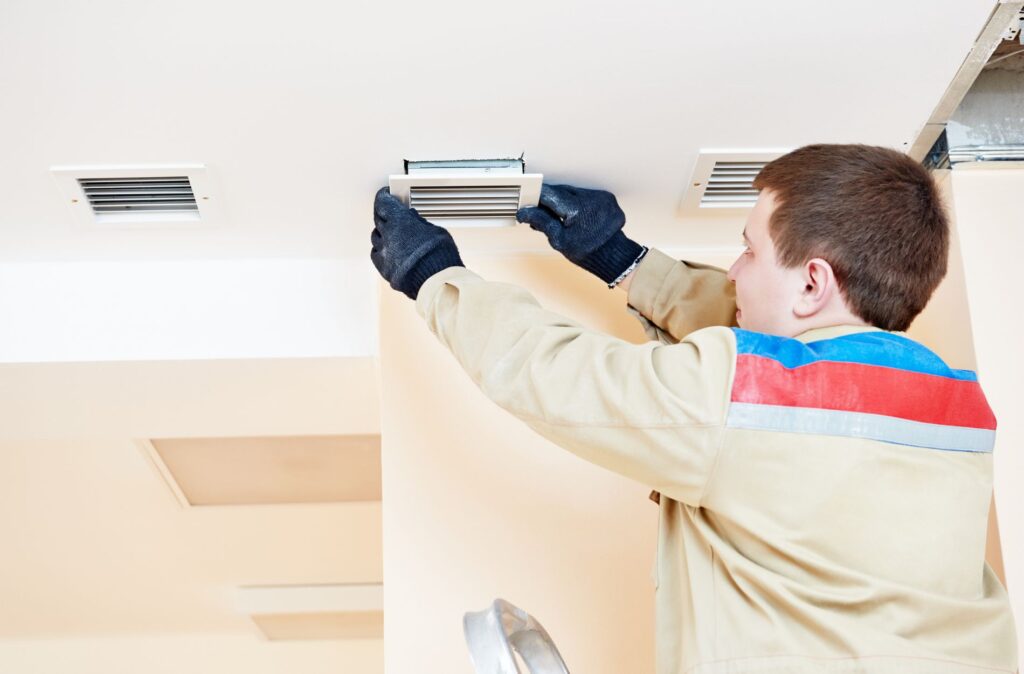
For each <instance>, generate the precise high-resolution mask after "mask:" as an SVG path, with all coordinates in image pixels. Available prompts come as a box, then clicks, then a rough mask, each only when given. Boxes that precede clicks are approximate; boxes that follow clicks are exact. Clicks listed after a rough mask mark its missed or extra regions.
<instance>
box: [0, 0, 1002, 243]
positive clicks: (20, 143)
mask: <svg viewBox="0 0 1024 674" xmlns="http://www.w3.org/2000/svg"><path fill="white" fill-rule="evenodd" d="M993 6H994V3H993V2H992V1H991V0H907V1H905V2H891V1H888V0H867V1H865V2H856V3H843V4H841V5H837V4H835V3H823V2H820V1H819V0H783V1H781V2H775V3H772V4H771V6H770V7H768V6H766V5H765V4H764V3H763V2H754V1H743V2H719V1H718V0H703V1H701V2H685V3H684V2H661V1H646V2H640V3H623V2H597V3H595V2H592V1H591V0H568V1H566V2H560V3H550V2H546V1H543V0H524V1H523V2H518V3H516V7H515V11H514V12H507V11H500V10H499V8H498V7H497V6H491V5H487V4H481V3H479V2H473V1H471V0H442V1H441V2H433V3H423V2H416V1H414V0H398V2H397V3H396V2H392V3H379V2H378V3H358V4H355V5H353V4H351V3H335V4H330V3H323V2H312V1H310V0H299V1H298V2H292V3H288V4H287V5H278V4H264V5H260V4H256V5H249V6H246V8H245V11H244V12H240V11H239V10H238V4H237V3H234V2H227V1H226V0H212V1H211V0H183V2H181V3H178V4H177V5H175V11H173V12H168V11H166V7H165V6H163V5H160V4H154V3H127V4H126V3H123V2H115V1H114V0H97V1H96V2H90V3H80V4H73V3H72V4H62V5H61V6H60V7H59V8H58V7H55V6H54V5H52V3H45V2H43V3H38V2H31V1H30V0H7V1H5V2H4V3H2V4H0V45H2V47H0V49H2V56H3V58H0V86H2V90H3V92H4V95H3V97H2V98H0V118H2V119H3V120H4V128H5V129H7V130H8V133H7V134H6V135H5V138H4V152H3V153H2V155H0V185H3V188H4V198H3V199H2V200H0V259H13V260H25V259H125V258H131V259H139V258H175V257H179V258H180V257H206V258H217V257H303V256H309V257H354V258H365V257H366V256H367V255H368V252H369V241H368V239H369V231H370V227H371V226H372V225H371V201H372V197H373V194H374V191H375V190H376V189H377V188H378V187H379V186H381V185H383V184H384V183H385V182H386V179H387V175H388V174H390V173H395V172H397V171H400V170H401V167H402V161H403V160H404V159H457V158H474V157H484V158H486V157H501V156H519V155H520V153H524V152H525V158H526V161H527V166H528V169H529V170H531V171H538V172H542V173H544V174H545V178H546V180H548V181H550V182H568V183H575V184H579V185H585V186H592V187H601V188H607V189H611V190H612V191H614V192H615V193H616V194H617V195H618V197H619V201H620V203H621V204H622V205H623V207H624V208H625V210H626V213H627V218H628V219H627V232H628V233H630V234H632V235H634V236H635V237H636V238H639V239H641V240H644V241H645V242H647V243H652V244H655V245H661V246H683V245H686V246H721V245H726V244H727V245H735V239H736V236H737V232H738V230H739V227H740V226H741V221H742V219H741V218H738V217H737V216H734V215H730V216H724V215H723V216H719V217H708V218H689V219H688V218H686V217H682V216H681V215H680V213H679V212H678V210H677V206H678V204H679V202H680V200H681V198H682V195H683V192H684V190H685V187H686V184H687V181H688V178H689V176H690V173H691V172H692V170H693V166H694V162H695V160H696V157H697V154H698V152H699V150H700V149H701V148H726V149H728V148H744V149H758V148H775V147H797V146H799V145H803V144H806V143H811V142H820V141H826V142H851V141H860V142H867V143H875V144H881V145H890V146H893V147H898V148H900V147H905V146H906V145H907V144H909V143H911V142H912V141H913V139H914V137H915V135H916V134H917V132H918V130H919V129H920V128H921V126H922V124H923V123H924V122H925V121H926V120H927V118H928V116H929V114H930V113H931V111H932V110H933V109H934V106H935V104H936V102H937V101H938V99H939V97H940V96H941V95H942V93H943V91H945V89H946V87H947V85H948V84H949V82H950V81H951V79H952V78H953V75H954V74H955V73H956V71H957V68H958V67H959V66H960V64H961V63H962V62H963V60H964V57H965V56H966V55H967V53H968V52H969V50H970V48H971V45H972V43H973V41H974V40H975V38H976V36H977V35H978V32H979V30H980V29H981V27H982V26H983V25H984V23H985V21H986V19H987V17H988V16H989V13H990V11H991V9H992V7H993ZM410 65H414V70H415V72H416V73H418V74H419V75H422V76H414V77H405V76H398V75H396V73H407V72H409V69H410ZM148 163H157V164H163V163H172V164H173V163H198V164H202V165H204V166H206V167H207V171H208V175H209V177H210V180H211V181H212V182H213V183H215V184H216V185H217V191H216V193H215V196H216V198H217V200H218V202H219V203H218V204H217V206H218V207H219V208H220V211H219V212H220V213H221V214H222V216H223V218H222V220H221V224H220V225H218V226H215V227H209V228H206V227H204V228H200V229H195V230H188V231H183V230H181V229H174V228H163V229H161V228H160V227H158V226H157V227H153V228H151V229H150V228H147V229H144V230H142V231H138V230H132V231H110V230H103V229H99V230H91V229H88V228H77V229H76V228H74V227H73V226H72V225H73V214H72V213H71V212H70V209H69V208H68V206H67V204H66V203H64V201H63V200H62V197H61V193H60V190H59V189H58V187H57V186H56V185H55V182H54V180H53V178H52V177H51V175H50V168H51V167H53V166H61V165H82V164H87V165H97V164H100V165H102V164H148ZM456 238H457V240H458V241H459V242H460V244H462V245H463V246H465V247H466V248H467V249H473V250H483V251H500V252H505V251H509V250H546V249H547V244H546V241H545V240H544V237H543V236H542V235H541V234H539V233H537V232H534V231H532V230H530V229H529V228H527V227H525V226H518V227H512V228H508V231H469V232H460V233H458V235H457V237H456Z"/></svg>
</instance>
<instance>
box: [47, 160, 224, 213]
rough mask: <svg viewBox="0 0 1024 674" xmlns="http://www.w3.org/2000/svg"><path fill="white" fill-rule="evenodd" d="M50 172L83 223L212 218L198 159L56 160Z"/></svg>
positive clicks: (212, 202)
mask: <svg viewBox="0 0 1024 674" xmlns="http://www.w3.org/2000/svg"><path fill="white" fill-rule="evenodd" d="M51 172H52V173H53V176H54V178H55V179H56V181H57V186H58V188H59V189H60V192H61V194H62V195H63V197H64V199H65V201H66V202H67V203H68V204H69V205H70V207H71V210H72V212H73V213H74V215H75V219H76V220H77V222H79V224H82V225H86V226H90V227H95V226H101V227H102V226H107V227H154V226H166V225H180V226H190V227H195V226H209V225H212V224H216V221H217V215H216V200H215V199H214V196H215V195H214V194H213V190H212V189H211V186H210V184H209V179H208V176H207V174H206V167H204V166H203V165H201V164H183V165H131V166H129V165H117V166H55V167H53V168H52V169H51Z"/></svg>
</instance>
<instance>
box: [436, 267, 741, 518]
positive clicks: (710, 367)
mask: <svg viewBox="0 0 1024 674" xmlns="http://www.w3.org/2000/svg"><path fill="white" fill-rule="evenodd" d="M416 309H417V311H418V312H419V314H420V315H421V316H422V317H423V318H424V319H425V320H426V322H427V324H428V326H429V327H430V330H431V331H432V332H433V333H434V334H435V335H436V336H437V338H438V339H439V340H440V341H441V343H442V344H444V345H445V346H446V347H448V349H449V350H451V352H452V353H453V354H454V355H455V357H456V359H457V360H458V362H459V363H460V364H461V365H462V367H463V368H464V369H465V371H466V372H467V373H468V374H469V376H470V377H471V378H472V379H473V381H474V382H475V383H476V384H477V386H479V387H480V389H481V390H482V391H483V392H484V394H486V395H487V397H488V398H490V399H491V400H492V401H493V402H495V403H496V404H498V405H499V406H500V407H502V408H503V409H505V410H507V411H508V412H511V413H512V414H514V415H515V416H516V417H518V418H519V419H521V420H522V421H524V422H525V423H526V424H528V425H529V426H530V427H531V428H533V429H534V430H535V431H537V432H538V433H540V434H541V435H542V436H544V437H545V438H547V439H549V440H551V441H552V442H554V443H555V444H557V445H559V446H561V447H564V448H565V449H567V450H569V451H571V452H573V453H575V454H577V455H578V456H580V457H582V458H584V459H586V460H588V461H591V462H593V463H596V464H598V465H601V466H604V467H605V468H608V469H610V470H613V471H615V472H617V473H621V474H623V475H626V476H628V477H630V478H633V479H635V480H638V481H640V482H642V483H645V484H647V485H649V486H651V487H654V488H655V489H657V490H658V491H660V492H662V493H664V494H666V495H668V496H669V497H670V498H673V499H675V500H678V501H683V502H685V503H690V504H693V505H699V504H700V500H701V497H702V495H703V491H704V485H705V483H706V482H707V478H708V476H709V474H710V472H711V469H712V467H713V466H714V462H715V457H716V454H717V449H718V445H719V442H720V440H721V437H722V433H723V426H724V419H725V414H726V407H727V405H728V397H729V386H730V384H731V378H732V370H733V367H734V364H735V348H736V347H735V338H734V336H733V333H732V331H731V330H728V329H726V328H711V329H709V330H706V331H701V332H698V333H694V334H692V335H689V336H688V337H687V338H686V339H685V340H683V341H682V342H681V343H679V344H672V345H665V344H659V343H657V342H647V343H645V344H633V343H630V342H628V341H625V340H622V339H618V338H616V337H612V336H610V335H606V334H604V333H601V332H598V331H595V330H591V329H588V328H586V327H584V326H583V325H581V324H579V323H577V322H575V321H573V320H571V319H568V318H566V317H564V316H561V315H559V314H556V313H554V312H551V311H548V310H546V309H544V308H543V307H542V306H540V304H539V303H538V302H537V300H536V299H535V298H534V297H533V295H531V294H530V293H529V292H528V291H527V290H525V289H524V288H521V287H519V286H516V285H512V284H507V283H497V282H489V281H486V280H484V279H483V278H481V277H480V276H478V275H477V274H476V273H474V272H472V271H470V270H468V269H466V268H464V267H450V268H448V269H445V270H443V271H441V272H438V273H437V274H435V275H434V276H432V277H431V278H430V279H428V280H427V282H426V283H424V284H423V287H422V288H420V292H419V295H418V297H417V300H416Z"/></svg>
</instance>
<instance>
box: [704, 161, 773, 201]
mask: <svg viewBox="0 0 1024 674" xmlns="http://www.w3.org/2000/svg"><path fill="white" fill-rule="evenodd" d="M766 163H767V162H738V161H719V162H715V167H714V168H713V169H712V170H711V175H710V176H709V177H708V180H707V185H706V186H705V188H704V194H703V195H701V198H700V206H701V208H737V207H745V206H753V205H754V203H755V202H756V201H757V190H755V189H754V178H756V177H757V174H758V173H760V172H761V169H763V168H764V166H765V164H766Z"/></svg>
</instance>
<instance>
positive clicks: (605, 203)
mask: <svg viewBox="0 0 1024 674" xmlns="http://www.w3.org/2000/svg"><path fill="white" fill-rule="evenodd" d="M516 217H517V218H518V219H519V220H520V221H521V222H526V223H528V224H529V225H530V227H531V228H532V229H535V230H537V231H539V232H542V233H543V234H544V235H545V236H547V238H548V243H550V244H551V247H552V248H554V249H555V250H557V251H558V252H560V253H562V255H564V256H565V257H566V259H568V260H569V261H570V262H572V263H573V264H575V265H577V266H579V267H581V268H583V269H586V270H587V271H589V272H590V273H592V274H594V275H595V276H597V277H598V278H600V279H601V280H602V281H604V282H605V283H607V284H608V287H609V288H612V287H619V288H622V289H623V290H628V292H629V294H628V299H627V302H628V307H627V310H628V311H629V312H630V313H632V314H633V315H635V316H636V317H637V319H639V320H640V322H641V324H642V325H643V327H644V332H645V333H646V334H647V336H648V337H650V338H651V339H652V340H657V341H659V342H662V343H663V344H670V343H675V342H678V341H680V340H681V339H682V338H683V337H685V336H686V335H687V334H689V333H691V332H693V331H695V330H699V329H700V328H705V327H710V326H713V325H724V326H730V325H735V314H736V304H735V295H734V292H733V288H732V283H731V282H729V280H728V279H727V278H726V275H725V272H724V271H723V270H721V269H718V268H716V267H710V266H708V265H702V264H696V263H692V262H680V261H678V260H674V259H672V258H671V257H669V256H668V255H665V254H664V253H662V252H661V251H659V250H657V249H650V250H647V249H646V248H645V247H644V246H641V245H640V244H638V243H637V242H635V241H633V240H632V239H630V238H629V237H627V236H626V235H625V234H623V232H622V228H623V226H624V225H625V223H626V216H625V214H624V213H623V212H622V209H621V208H619V204H618V202H617V201H616V199H615V195H613V194H612V193H611V192H606V191H604V190H591V189H585V188H582V187H574V186H572V185H544V186H543V188H542V189H541V195H540V204H539V205H538V206H536V207H534V208H524V209H521V210H520V211H519V212H518V213H517V214H516Z"/></svg>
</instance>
